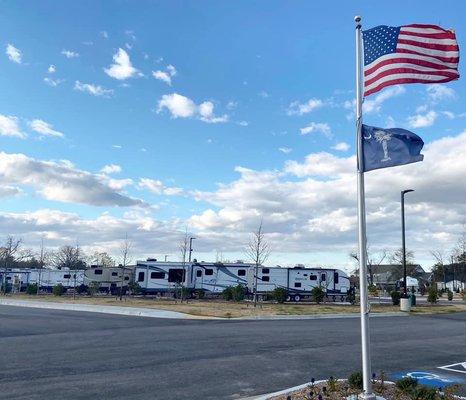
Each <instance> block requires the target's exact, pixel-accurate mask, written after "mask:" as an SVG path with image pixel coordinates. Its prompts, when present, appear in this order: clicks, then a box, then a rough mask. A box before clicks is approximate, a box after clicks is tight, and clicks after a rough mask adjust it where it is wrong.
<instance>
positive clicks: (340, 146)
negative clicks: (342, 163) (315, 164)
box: [332, 142, 350, 151]
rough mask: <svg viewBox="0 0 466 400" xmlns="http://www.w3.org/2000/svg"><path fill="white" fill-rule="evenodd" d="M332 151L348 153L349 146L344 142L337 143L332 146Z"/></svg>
mask: <svg viewBox="0 0 466 400" xmlns="http://www.w3.org/2000/svg"><path fill="white" fill-rule="evenodd" d="M332 149H333V150H336V151H348V150H349V149H350V145H349V144H348V143H346V142H338V143H337V144H336V145H335V146H332Z"/></svg>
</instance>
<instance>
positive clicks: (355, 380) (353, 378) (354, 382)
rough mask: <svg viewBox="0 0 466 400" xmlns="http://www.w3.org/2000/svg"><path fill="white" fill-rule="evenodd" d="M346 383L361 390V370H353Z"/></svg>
mask: <svg viewBox="0 0 466 400" xmlns="http://www.w3.org/2000/svg"><path fill="white" fill-rule="evenodd" d="M348 385H349V386H350V388H352V389H359V390H362V372H353V373H352V374H351V375H350V376H349V378H348Z"/></svg>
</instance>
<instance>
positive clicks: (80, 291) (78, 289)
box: [76, 283, 87, 294]
mask: <svg viewBox="0 0 466 400" xmlns="http://www.w3.org/2000/svg"><path fill="white" fill-rule="evenodd" d="M86 292H87V286H86V285H85V284H84V283H81V285H79V286H76V293H78V294H83V293H86Z"/></svg>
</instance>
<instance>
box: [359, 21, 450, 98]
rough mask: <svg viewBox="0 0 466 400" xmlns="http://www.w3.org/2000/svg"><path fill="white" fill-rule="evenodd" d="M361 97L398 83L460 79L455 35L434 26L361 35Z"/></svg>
mask: <svg viewBox="0 0 466 400" xmlns="http://www.w3.org/2000/svg"><path fill="white" fill-rule="evenodd" d="M362 37H363V43H364V96H368V95H370V94H372V93H376V92H378V91H379V90H381V89H383V88H384V87H386V86H390V85H397V84H400V83H440V82H449V81H452V80H455V79H458V78H459V74H458V62H459V47H458V43H457V42H456V36H455V33H454V32H453V31H451V30H446V29H443V28H440V27H439V26H436V25H419V24H413V25H405V26H398V27H394V26H385V25H381V26H377V27H375V28H372V29H369V30H367V31H364V32H363V36H362Z"/></svg>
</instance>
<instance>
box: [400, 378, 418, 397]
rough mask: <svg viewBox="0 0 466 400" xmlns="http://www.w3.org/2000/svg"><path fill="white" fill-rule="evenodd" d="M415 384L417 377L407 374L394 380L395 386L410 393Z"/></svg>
mask: <svg viewBox="0 0 466 400" xmlns="http://www.w3.org/2000/svg"><path fill="white" fill-rule="evenodd" d="M416 386H417V379H414V378H411V377H410V376H407V377H405V378H401V379H398V380H397V381H396V387H397V388H398V389H400V390H401V391H402V392H403V393H405V394H408V393H410V392H411V391H412V390H413V389H414V388H415V387H416Z"/></svg>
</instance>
